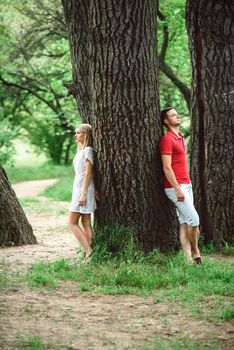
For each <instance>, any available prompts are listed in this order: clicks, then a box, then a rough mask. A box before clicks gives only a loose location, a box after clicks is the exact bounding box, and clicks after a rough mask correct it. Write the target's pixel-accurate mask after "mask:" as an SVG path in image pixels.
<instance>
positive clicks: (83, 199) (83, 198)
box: [79, 194, 87, 207]
mask: <svg viewBox="0 0 234 350" xmlns="http://www.w3.org/2000/svg"><path fill="white" fill-rule="evenodd" d="M86 204H87V196H85V195H84V194H82V195H81V197H80V199H79V205H80V206H81V207H83V206H85V205H86Z"/></svg>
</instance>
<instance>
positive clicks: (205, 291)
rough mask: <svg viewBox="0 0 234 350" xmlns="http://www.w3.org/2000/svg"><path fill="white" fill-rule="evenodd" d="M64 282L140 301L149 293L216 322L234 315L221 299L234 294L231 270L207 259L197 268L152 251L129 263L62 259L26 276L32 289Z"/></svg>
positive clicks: (35, 267)
mask: <svg viewBox="0 0 234 350" xmlns="http://www.w3.org/2000/svg"><path fill="white" fill-rule="evenodd" d="M94 254H95V253H94ZM94 256H95V255H94ZM64 281H74V282H77V288H78V289H79V290H80V291H87V292H95V293H101V294H135V295H139V296H142V297H147V296H149V295H153V296H154V297H155V302H156V303H158V302H162V301H168V302H171V303H174V302H179V303H181V304H182V305H185V306H186V307H190V309H191V315H192V316H196V315H203V316H204V317H206V318H207V317H208V318H212V317H214V318H215V319H219V320H228V319H231V318H233V316H234V315H233V311H231V310H233V309H231V302H230V304H229V302H226V304H224V301H225V298H229V299H230V298H231V297H233V296H234V271H233V268H232V266H231V265H229V264H227V263H221V262H216V261H213V260H212V259H209V258H206V259H205V261H204V263H203V264H202V265H199V266H198V265H193V264H191V263H189V262H187V261H186V260H185V258H184V257H183V255H182V254H176V255H171V256H165V255H162V254H160V253H159V252H157V251H156V252H154V253H153V254H151V255H150V256H148V257H146V258H145V259H144V258H143V257H142V256H140V257H139V259H137V258H136V259H135V261H129V262H127V261H117V260H113V261H111V260H110V261H109V262H105V263H94V261H93V262H92V261H90V263H89V264H87V265H86V264H82V263H79V262H77V263H76V262H74V263H71V262H69V261H67V260H65V259H61V260H59V261H56V262H52V263H36V264H33V265H32V266H31V268H30V270H29V271H28V273H27V282H28V285H29V287H30V288H38V287H39V288H43V287H49V288H58V287H59V285H60V284H61V283H62V282H64ZM191 301H192V303H191ZM224 305H226V306H225V307H224ZM195 306H196V307H195ZM207 306H208V309H210V311H209V312H207V310H206V307H207Z"/></svg>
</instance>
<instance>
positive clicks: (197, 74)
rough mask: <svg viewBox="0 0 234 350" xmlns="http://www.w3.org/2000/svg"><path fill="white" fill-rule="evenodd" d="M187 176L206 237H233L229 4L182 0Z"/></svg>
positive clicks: (233, 31)
mask: <svg viewBox="0 0 234 350" xmlns="http://www.w3.org/2000/svg"><path fill="white" fill-rule="evenodd" d="M186 10H187V12H186V20H187V30H188V35H189V44H190V54H191V62H192V103H191V113H192V133H191V134H192V137H191V176H192V181H193V184H194V188H195V201H196V205H197V207H198V209H199V214H200V217H201V224H202V230H203V232H204V233H205V238H206V241H207V242H208V241H211V240H213V241H215V243H216V245H217V246H218V247H221V246H222V244H223V242H224V241H226V242H231V240H233V233H234V232H233V227H234V225H233V224H234V220H233V213H234V207H233V203H234V202H233V197H234V191H233V186H234V185H233V177H232V174H233V159H234V155H233V136H232V135H233V131H234V130H233V112H234V71H233V66H234V3H233V1H232V0H229V1H227V0H219V1H215V0H209V1H207V0H196V1H194V0H188V1H187V9H186Z"/></svg>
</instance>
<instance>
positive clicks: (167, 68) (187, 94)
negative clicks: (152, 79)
mask: <svg viewBox="0 0 234 350" xmlns="http://www.w3.org/2000/svg"><path fill="white" fill-rule="evenodd" d="M157 13H158V17H159V19H160V20H161V21H164V24H163V43H162V48H161V51H160V54H159V56H158V61H159V68H160V69H161V70H162V71H163V73H164V74H165V75H166V76H167V77H168V78H169V79H170V80H171V81H172V83H173V84H174V85H175V86H176V87H177V88H178V89H179V90H180V92H181V93H182V95H183V96H184V99H185V101H186V104H187V106H188V109H189V110H190V98H191V89H189V88H188V87H187V85H186V84H185V83H183V81H182V80H180V79H179V78H178V77H177V75H176V74H175V73H174V72H173V70H172V68H171V67H170V66H169V65H168V64H167V63H166V62H165V57H166V52H167V49H168V45H169V28H168V24H167V22H166V17H165V16H164V14H163V13H162V12H161V11H160V10H159V8H158V12H157Z"/></svg>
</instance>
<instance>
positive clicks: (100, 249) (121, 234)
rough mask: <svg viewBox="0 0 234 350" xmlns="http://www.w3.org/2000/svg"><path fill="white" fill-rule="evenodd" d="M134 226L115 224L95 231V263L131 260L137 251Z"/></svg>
mask: <svg viewBox="0 0 234 350" xmlns="http://www.w3.org/2000/svg"><path fill="white" fill-rule="evenodd" d="M135 237H136V235H135V229H134V226H131V225H129V226H124V225H120V224H117V223H112V224H109V225H106V226H104V227H102V228H96V229H95V237H94V243H93V244H94V247H95V255H94V258H93V259H94V260H95V261H99V262H100V261H108V260H109V259H110V258H111V259H122V260H131V259H134V256H135V254H136V251H137V246H136V243H135V242H136V239H135Z"/></svg>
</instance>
